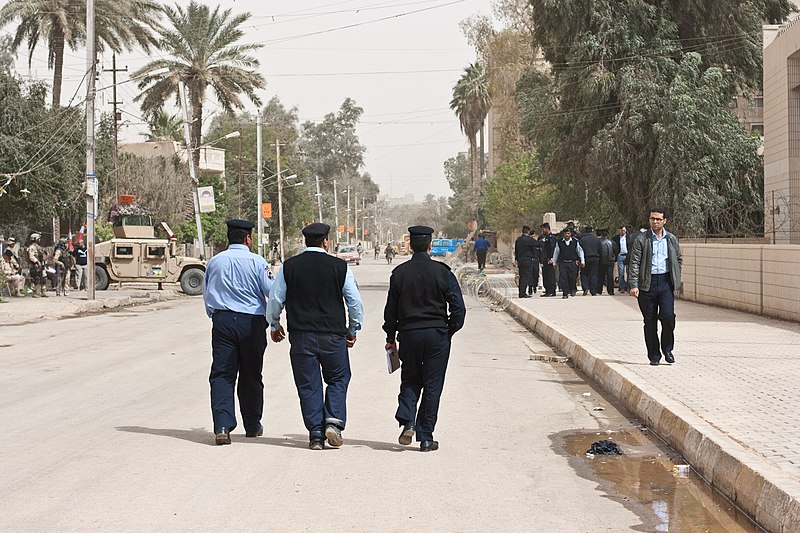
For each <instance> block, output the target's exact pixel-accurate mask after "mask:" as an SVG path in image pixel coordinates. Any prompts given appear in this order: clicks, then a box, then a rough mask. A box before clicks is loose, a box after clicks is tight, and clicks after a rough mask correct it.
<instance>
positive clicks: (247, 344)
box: [203, 220, 273, 445]
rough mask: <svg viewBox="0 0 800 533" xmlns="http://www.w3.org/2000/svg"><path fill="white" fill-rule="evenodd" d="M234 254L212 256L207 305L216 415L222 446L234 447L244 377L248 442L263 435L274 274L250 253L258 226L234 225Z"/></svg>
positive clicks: (229, 223)
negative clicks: (264, 371) (236, 402)
mask: <svg viewBox="0 0 800 533" xmlns="http://www.w3.org/2000/svg"><path fill="white" fill-rule="evenodd" d="M226 224H227V226H228V242H229V246H228V249H227V250H225V251H224V252H222V253H219V254H217V255H215V256H214V257H212V258H211V259H210V260H209V261H208V265H207V266H206V275H205V277H204V279H203V302H204V304H205V307H206V314H207V315H208V316H209V317H210V318H211V321H212V323H213V326H212V329H211V350H212V353H211V355H212V363H211V373H210V375H209V377H208V381H209V384H210V385H211V413H212V416H213V420H214V435H215V437H214V439H215V442H216V443H217V445H223V444H230V443H231V435H230V433H231V431H232V430H233V429H234V428H235V427H236V409H235V405H234V400H233V389H234V385H235V384H236V377H237V374H238V377H239V388H238V390H237V393H238V396H239V410H240V411H241V413H242V423H243V424H244V429H245V436H246V437H251V438H254V437H258V436H260V435H262V434H263V432H264V428H263V426H262V425H261V415H262V413H263V410H264V382H263V381H262V377H261V370H262V368H263V364H264V350H266V349H267V319H266V312H267V298H269V292H270V289H271V288H272V283H273V279H272V272H271V271H270V269H269V265H268V264H267V261H266V259H264V258H263V257H261V256H259V255H256V254H254V253H252V252H251V251H250V247H251V245H252V244H253V235H252V231H253V228H254V227H255V224H253V223H252V222H248V221H247V220H228V221H227V222H226Z"/></svg>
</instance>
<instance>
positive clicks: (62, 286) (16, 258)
mask: <svg viewBox="0 0 800 533" xmlns="http://www.w3.org/2000/svg"><path fill="white" fill-rule="evenodd" d="M41 238H42V236H41V234H39V233H32V234H31V236H30V239H29V243H28V246H26V247H22V246H20V243H19V242H17V240H16V238H14V237H9V238H8V239H6V241H5V242H4V243H3V258H2V262H1V263H2V265H1V266H2V271H3V273H4V274H5V277H6V281H7V283H8V290H9V293H10V294H11V296H15V297H19V296H24V295H25V294H31V295H32V296H34V297H45V298H46V297H47V294H45V292H46V291H47V290H52V291H55V294H56V296H66V295H68V294H69V289H70V288H72V289H76V290H83V289H85V288H86V287H85V285H86V279H87V276H86V268H87V259H88V253H87V250H86V246H85V244H84V242H83V239H82V238H77V239H75V240H74V241H73V240H71V239H66V238H62V239H59V240H58V242H57V243H56V244H55V246H53V248H52V250H49V249H48V248H45V247H44V246H42V244H41Z"/></svg>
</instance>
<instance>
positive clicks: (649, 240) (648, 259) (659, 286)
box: [629, 207, 682, 366]
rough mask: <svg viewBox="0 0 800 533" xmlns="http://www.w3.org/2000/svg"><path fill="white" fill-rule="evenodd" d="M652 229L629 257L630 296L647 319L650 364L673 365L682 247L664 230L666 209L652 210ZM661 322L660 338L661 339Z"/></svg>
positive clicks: (638, 240) (657, 208) (645, 234)
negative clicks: (662, 363)
mask: <svg viewBox="0 0 800 533" xmlns="http://www.w3.org/2000/svg"><path fill="white" fill-rule="evenodd" d="M649 222H650V229H649V230H647V231H646V232H643V233H640V234H639V235H638V236H637V237H636V240H634V241H633V246H632V250H631V252H630V253H631V257H630V278H629V283H630V294H631V296H633V297H634V298H636V299H637V300H638V302H639V309H640V310H641V312H642V317H643V318H644V342H645V346H646V347H647V358H648V359H649V360H650V364H651V365H654V366H655V365H658V364H659V362H660V361H661V355H662V354H663V355H664V361H666V362H667V363H670V364H671V363H674V362H675V356H674V355H673V353H672V350H673V347H674V344H675V291H676V290H678V289H680V287H681V261H682V257H681V248H680V245H679V244H678V239H677V237H675V235H673V234H672V233H670V232H668V231H667V230H666V228H665V226H666V224H667V214H666V210H665V209H664V208H663V207H653V208H651V209H650V219H649ZM658 322H661V339H660V341H659V338H658Z"/></svg>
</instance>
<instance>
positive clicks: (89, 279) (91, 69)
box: [86, 0, 98, 300]
mask: <svg viewBox="0 0 800 533" xmlns="http://www.w3.org/2000/svg"><path fill="white" fill-rule="evenodd" d="M94 45H95V35H94V0H86V71H87V78H86V80H87V81H86V251H87V254H86V255H87V265H88V266H89V268H87V269H86V273H87V274H88V275H87V276H86V298H87V299H88V300H94V298H95V294H94V283H95V280H94V218H95V214H96V208H95V205H96V203H97V202H96V200H97V192H98V187H97V175H96V174H95V172H94V148H95V147H94V98H95V94H94V93H95V85H94V81H95V80H94V78H95V73H96V71H97V57H96V54H95V49H94Z"/></svg>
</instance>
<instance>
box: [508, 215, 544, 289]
mask: <svg viewBox="0 0 800 533" xmlns="http://www.w3.org/2000/svg"><path fill="white" fill-rule="evenodd" d="M530 233H531V228H530V226H522V234H521V235H520V236H519V237H517V240H516V241H515V242H514V261H516V263H517V267H518V268H519V297H520V298H530V295H529V294H528V288H529V287H532V286H534V285H533V283H534V281H533V280H534V270H536V277H535V279H536V284H537V285H538V283H539V272H538V270H539V257H540V255H541V253H540V250H541V248H542V246H541V243H539V242H537V241H536V239H534V238H533V237H531V235H530Z"/></svg>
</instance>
